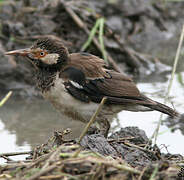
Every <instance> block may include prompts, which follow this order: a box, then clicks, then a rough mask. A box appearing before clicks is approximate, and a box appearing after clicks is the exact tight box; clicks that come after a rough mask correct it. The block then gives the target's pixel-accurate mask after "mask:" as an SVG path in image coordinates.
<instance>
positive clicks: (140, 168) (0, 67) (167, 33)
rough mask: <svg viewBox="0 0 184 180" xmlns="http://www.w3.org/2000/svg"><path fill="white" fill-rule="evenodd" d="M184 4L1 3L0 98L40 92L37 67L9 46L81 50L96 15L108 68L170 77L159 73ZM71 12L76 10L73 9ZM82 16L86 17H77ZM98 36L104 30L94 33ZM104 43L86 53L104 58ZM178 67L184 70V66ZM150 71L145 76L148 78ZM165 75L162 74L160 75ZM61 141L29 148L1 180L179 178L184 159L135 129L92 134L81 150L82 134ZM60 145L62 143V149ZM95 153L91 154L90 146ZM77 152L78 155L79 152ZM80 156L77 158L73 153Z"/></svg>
mask: <svg viewBox="0 0 184 180" xmlns="http://www.w3.org/2000/svg"><path fill="white" fill-rule="evenodd" d="M183 8H184V3H182V2H174V3H173V2H165V3H164V2H157V1H147V0H129V1H121V0H108V1H107V0H101V1H96V0H90V1H62V0H52V1H49V0H40V1H37V0H22V1H18V0H17V1H11V0H9V1H0V91H1V93H0V96H1V97H3V96H4V94H6V93H7V92H8V91H9V90H13V92H14V96H20V97H26V98H27V97H31V98H32V97H40V92H39V91H38V89H37V88H36V87H35V83H34V80H33V75H32V74H33V73H32V72H33V68H32V66H31V65H30V64H29V63H28V62H26V61H24V60H23V59H21V58H17V57H9V56H8V57H7V56H5V55H4V53H5V52H6V51H8V50H12V49H19V48H25V47H29V46H30V45H31V44H32V43H33V41H34V40H35V39H37V38H39V37H43V36H48V35H49V36H51V37H52V38H54V39H56V40H58V39H59V40H61V41H63V43H64V44H65V45H66V46H67V47H68V48H69V51H70V52H79V51H81V48H82V46H83V45H84V43H85V42H86V40H87V39H88V36H89V32H90V30H91V29H92V27H93V26H94V24H95V22H96V20H97V19H98V18H100V17H104V18H105V28H104V39H105V48H106V51H107V52H108V62H109V66H110V68H114V69H116V70H119V71H122V72H124V73H127V74H129V75H130V76H132V77H133V78H134V79H135V80H139V81H165V80H166V77H165V78H161V76H160V74H165V75H166V74H168V73H170V70H168V68H165V65H164V64H162V63H165V64H169V63H170V61H171V59H173V57H174V55H175V48H173V47H175V46H176V44H177V40H176V39H178V37H179V34H180V31H181V27H182V24H183V18H184V11H183ZM71 12H73V13H74V14H75V15H74V14H73V13H71ZM76 17H77V18H80V20H81V21H80V22H82V25H81V23H79V21H77V19H76ZM96 38H97V39H98V35H97V36H96ZM98 45H99V44H98V43H94V42H93V43H92V44H91V45H90V46H89V47H88V48H87V49H86V51H87V52H90V53H92V54H95V55H97V56H100V57H103V54H102V51H101V49H100V48H99V46H98ZM179 67H180V68H178V71H181V70H182V67H183V66H182V65H181V66H179ZM145 76H146V79H145V78H144V77H145ZM162 77H163V76H162ZM61 136H62V135H61V134H60V135H59V140H58V139H57V138H58V134H57V133H55V136H54V138H55V141H54V142H53V141H52V143H51V145H50V146H49V145H48V143H46V144H44V145H41V146H40V147H38V148H36V149H35V150H33V151H32V152H30V153H29V154H30V159H29V160H26V161H24V162H12V161H11V158H9V156H8V155H7V154H3V155H2V154H1V157H4V158H6V159H7V161H8V162H9V163H8V164H7V165H6V166H1V167H0V173H1V175H0V179H1V178H4V179H8V178H10V179H15V178H16V179H29V180H31V179H107V178H108V179H150V178H152V179H181V176H183V171H182V165H183V157H182V156H180V155H171V154H162V153H160V149H159V148H158V147H157V146H153V145H151V144H149V146H147V147H145V146H146V144H148V138H147V137H146V135H145V133H144V132H143V131H142V130H140V129H138V128H136V127H127V128H124V129H121V130H120V131H119V132H116V133H114V134H112V135H111V137H109V139H105V138H104V137H103V136H101V135H100V134H93V135H86V136H85V137H84V138H83V141H82V142H81V145H82V147H83V149H82V150H81V152H78V149H79V146H78V145H77V143H76V140H71V141H65V140H63V137H61ZM58 143H59V144H60V145H61V146H59V144H58ZM57 146H59V147H57ZM87 150H90V151H93V152H94V153H90V151H87ZM76 152H78V155H77V154H76ZM74 155H75V156H74Z"/></svg>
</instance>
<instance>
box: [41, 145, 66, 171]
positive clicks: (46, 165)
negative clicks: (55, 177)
mask: <svg viewBox="0 0 184 180" xmlns="http://www.w3.org/2000/svg"><path fill="white" fill-rule="evenodd" d="M62 148H63V146H62V145H61V146H60V147H58V148H57V149H56V150H55V151H54V152H52V154H51V156H50V157H49V159H47V161H46V162H45V164H44V166H43V167H42V169H45V168H47V167H48V166H49V164H50V163H51V162H52V161H55V160H56V159H55V158H56V156H57V155H58V154H59V153H60V152H61V149H62Z"/></svg>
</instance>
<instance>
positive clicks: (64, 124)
mask: <svg viewBox="0 0 184 180" xmlns="http://www.w3.org/2000/svg"><path fill="white" fill-rule="evenodd" d="M0 118H1V121H2V123H3V124H4V130H7V131H9V133H10V134H16V144H17V145H18V146H23V144H24V143H25V142H26V143H28V144H30V145H31V146H32V147H35V146H36V145H37V144H39V143H44V142H45V141H46V140H47V139H48V137H50V136H52V133H53V132H54V131H55V130H63V129H66V128H68V127H70V128H71V129H72V134H71V135H70V138H73V137H77V136H79V134H80V132H81V129H82V128H83V126H84V125H83V124H82V123H80V122H75V121H71V120H70V119H68V118H67V117H64V116H61V115H60V114H59V113H58V112H57V111H56V110H55V109H54V108H53V107H52V105H50V103H49V102H47V101H45V100H42V99H39V100H36V99H34V100H31V101H30V100H20V99H19V100H14V99H11V100H9V101H8V102H7V103H6V104H5V105H4V106H3V107H2V108H1V109H0ZM0 133H1V132H0Z"/></svg>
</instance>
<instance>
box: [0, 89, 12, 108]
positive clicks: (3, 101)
mask: <svg viewBox="0 0 184 180" xmlns="http://www.w3.org/2000/svg"><path fill="white" fill-rule="evenodd" d="M11 95H12V91H10V92H9V93H8V94H7V95H6V96H5V97H4V98H3V99H2V100H1V101H0V107H1V106H3V104H4V103H5V102H6V101H7V100H8V99H9V97H10V96H11Z"/></svg>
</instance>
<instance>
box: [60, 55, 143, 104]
mask: <svg viewBox="0 0 184 180" xmlns="http://www.w3.org/2000/svg"><path fill="white" fill-rule="evenodd" d="M60 77H61V78H63V79H64V81H65V88H66V89H67V90H68V92H69V93H70V94H71V95H72V96H74V97H75V98H77V99H79V100H81V101H84V102H89V101H94V102H98V103H99V102H100V101H101V100H102V98H103V97H104V96H106V97H107V103H109V104H126V103H135V104H141V103H142V100H143V96H142V95H141V94H140V92H139V90H138V89H137V87H136V86H135V84H134V83H133V81H132V80H131V79H130V78H128V77H127V76H125V75H122V74H121V73H118V72H115V71H111V70H107V69H106V68H105V63H104V61H103V60H102V59H100V58H98V57H96V56H93V55H90V54H84V53H74V54H71V55H70V62H69V63H68V65H67V66H66V67H65V68H64V70H63V71H62V72H61V73H60Z"/></svg>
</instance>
